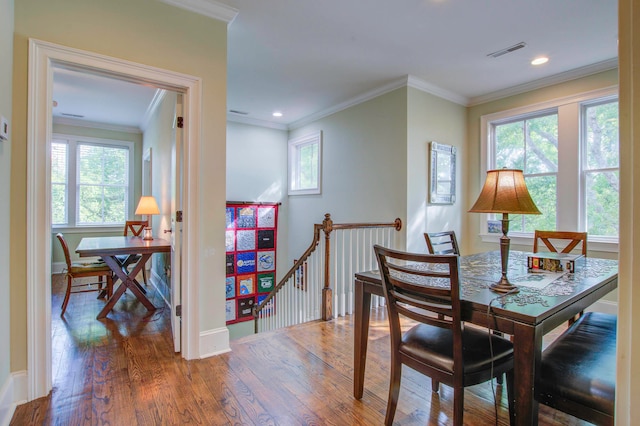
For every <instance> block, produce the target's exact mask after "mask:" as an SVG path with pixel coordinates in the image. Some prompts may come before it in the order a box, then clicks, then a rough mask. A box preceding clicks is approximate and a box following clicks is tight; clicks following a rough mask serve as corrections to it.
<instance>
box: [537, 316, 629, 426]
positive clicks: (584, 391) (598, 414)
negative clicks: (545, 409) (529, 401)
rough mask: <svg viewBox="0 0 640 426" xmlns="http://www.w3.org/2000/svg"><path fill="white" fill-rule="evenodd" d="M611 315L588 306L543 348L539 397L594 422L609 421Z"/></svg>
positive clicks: (613, 349) (612, 395) (613, 373)
mask: <svg viewBox="0 0 640 426" xmlns="http://www.w3.org/2000/svg"><path fill="white" fill-rule="evenodd" d="M616 327H617V317H616V316H615V315H609V314H603V313H599V312H587V313H585V314H584V315H583V316H581V317H580V318H579V319H578V320H577V321H576V322H575V323H574V324H572V325H571V326H570V327H569V328H568V329H567V330H566V331H565V332H564V333H563V334H562V335H560V336H559V337H558V338H557V339H556V340H555V341H553V342H552V343H551V345H549V347H548V348H547V349H545V350H544V351H543V353H542V359H541V366H540V372H539V374H538V379H537V380H536V389H535V395H536V399H537V400H538V402H540V403H541V404H545V405H547V406H549V407H552V408H555V409H557V410H560V411H562V412H565V413H567V414H570V415H572V416H575V417H578V418H580V419H582V420H586V421H588V422H591V423H594V424H597V425H613V423H614V422H613V416H614V401H615V383H616Z"/></svg>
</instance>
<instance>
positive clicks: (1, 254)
mask: <svg viewBox="0 0 640 426" xmlns="http://www.w3.org/2000/svg"><path fill="white" fill-rule="evenodd" d="M0 10H1V11H2V13H0V58H4V60H2V61H0V75H1V76H2V78H0V115H1V116H3V117H5V118H6V119H7V120H8V122H9V123H10V124H11V123H12V120H11V117H12V114H11V112H12V105H11V93H12V86H11V76H12V71H13V70H12V63H13V61H12V60H11V58H12V57H13V43H12V41H13V0H0ZM11 127H13V126H12V124H11ZM9 131H10V133H13V129H12V128H10V130H9ZM13 145H14V138H13V137H12V135H10V139H9V140H8V141H0V293H1V294H4V295H5V297H2V298H0V347H2V348H3V350H0V385H4V384H5V383H7V379H8V378H9V372H10V371H11V370H10V366H11V357H10V354H11V322H10V312H11V308H10V306H11V300H10V298H9V297H6V295H7V294H9V293H10V291H11V286H10V283H11V274H10V271H11V256H12V253H13V247H12V246H11V241H10V240H9V227H10V215H11V201H10V191H11V185H10V183H11V150H12V146H13ZM0 408H2V407H0Z"/></svg>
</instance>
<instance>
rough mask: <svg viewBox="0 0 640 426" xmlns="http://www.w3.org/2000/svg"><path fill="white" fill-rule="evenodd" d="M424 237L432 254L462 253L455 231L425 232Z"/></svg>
mask: <svg viewBox="0 0 640 426" xmlns="http://www.w3.org/2000/svg"><path fill="white" fill-rule="evenodd" d="M424 239H425V241H426V242H427V248H428V249H429V253H430V254H460V249H459V248H458V240H457V239H456V233H455V232H454V231H444V232H430V233H428V232H425V233H424Z"/></svg>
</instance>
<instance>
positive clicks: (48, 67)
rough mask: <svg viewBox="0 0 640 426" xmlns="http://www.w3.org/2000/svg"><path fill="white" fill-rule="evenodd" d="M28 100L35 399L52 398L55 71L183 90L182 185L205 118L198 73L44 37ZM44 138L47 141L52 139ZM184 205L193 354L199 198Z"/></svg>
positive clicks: (191, 351) (36, 48)
mask: <svg viewBox="0 0 640 426" xmlns="http://www.w3.org/2000/svg"><path fill="white" fill-rule="evenodd" d="M29 51H30V61H29V99H28V105H29V107H28V129H29V131H28V135H27V145H28V148H27V153H28V154H27V176H28V178H27V224H28V226H27V253H28V255H27V348H28V350H27V357H28V360H27V362H28V364H27V368H28V377H27V380H28V383H27V390H28V392H27V393H28V399H29V400H33V399H36V398H39V397H42V396H45V395H47V394H48V393H49V391H50V390H51V383H52V374H51V232H50V229H51V206H50V199H51V198H50V197H51V196H50V193H51V182H50V166H49V161H48V144H49V141H51V136H52V126H51V117H52V111H51V108H52V101H53V100H52V99H51V87H52V84H53V81H52V75H53V72H52V69H53V67H55V66H59V65H62V64H64V66H72V67H74V68H76V69H78V70H86V71H87V72H92V73H98V74H102V75H105V76H110V77H112V78H119V79H123V80H127V81H130V82H134V83H144V84H147V85H153V86H155V87H158V88H162V89H167V90H173V91H176V92H179V93H182V94H183V100H184V103H185V105H186V106H187V109H186V110H187V111H188V112H189V118H191V119H192V120H185V122H186V123H187V125H185V128H184V135H183V137H184V150H185V156H184V157H185V159H190V158H193V159H194V160H193V161H192V162H191V163H189V164H185V168H184V170H185V174H184V176H183V185H184V186H185V187H188V185H189V183H190V182H195V180H196V178H197V176H198V173H199V161H198V160H199V159H198V156H197V155H196V153H197V152H198V147H199V136H198V135H199V132H197V131H196V129H195V128H194V126H193V125H192V124H191V123H199V122H200V120H199V118H200V107H199V105H200V96H201V87H200V86H201V85H200V80H199V79H198V78H196V77H192V76H188V75H184V74H179V73H174V72H171V71H167V70H162V69H158V68H154V67H149V66H145V65H141V64H137V63H133V62H130V61H124V60H120V59H117V58H112V57H107V56H104V55H99V54H95V53H92V52H86V51H80V50H77V49H72V48H68V47H65V46H60V45H55V44H52V43H47V42H42V41H38V40H30V41H29ZM40 141H47V143H46V144H43V143H40ZM184 204H185V206H188V207H189V208H188V209H186V211H185V214H184V215H183V220H184V225H183V259H182V262H183V265H185V266H186V267H185V268H183V271H185V272H183V274H182V276H181V278H182V282H183V286H182V294H181V296H182V297H181V299H182V305H183V311H186V312H187V313H188V315H185V316H183V319H182V324H183V329H182V341H183V347H182V355H183V357H184V358H186V359H192V358H196V357H198V354H199V347H198V325H197V317H196V318H192V317H193V316H196V315H197V309H188V308H189V307H190V306H191V305H192V304H195V303H196V301H197V294H198V288H197V285H196V284H193V285H191V286H190V285H189V276H188V273H187V272H186V271H188V270H189V269H190V268H189V267H192V268H193V269H194V270H195V269H196V267H195V265H194V263H195V261H196V259H195V256H193V255H190V253H195V252H196V250H195V247H196V244H197V237H196V236H195V234H194V233H193V229H194V227H192V226H190V223H191V221H195V213H196V211H197V209H198V200H197V199H189V198H188V193H187V192H185V195H184Z"/></svg>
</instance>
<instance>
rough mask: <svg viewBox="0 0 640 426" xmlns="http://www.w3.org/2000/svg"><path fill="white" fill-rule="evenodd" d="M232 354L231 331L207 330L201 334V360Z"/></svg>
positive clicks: (220, 329)
mask: <svg viewBox="0 0 640 426" xmlns="http://www.w3.org/2000/svg"><path fill="white" fill-rule="evenodd" d="M227 352H231V348H230V347H229V329H228V328H227V327H221V328H216V329H214V330H207V331H203V332H202V333H200V358H201V359H203V358H209V357H212V356H216V355H220V354H224V353H227Z"/></svg>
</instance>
